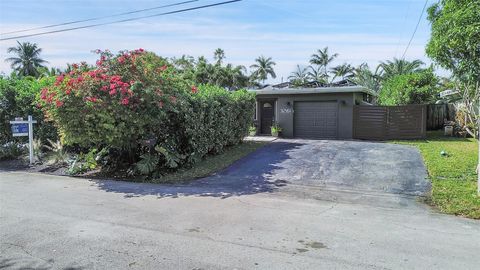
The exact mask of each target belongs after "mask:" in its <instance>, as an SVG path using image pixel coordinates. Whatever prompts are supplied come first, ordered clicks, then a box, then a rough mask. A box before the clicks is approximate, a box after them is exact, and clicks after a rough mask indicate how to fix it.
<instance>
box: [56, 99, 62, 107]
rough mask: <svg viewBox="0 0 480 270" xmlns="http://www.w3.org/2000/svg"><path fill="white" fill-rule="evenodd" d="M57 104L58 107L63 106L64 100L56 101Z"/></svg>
mask: <svg viewBox="0 0 480 270" xmlns="http://www.w3.org/2000/svg"><path fill="white" fill-rule="evenodd" d="M55 106H57V108H60V107H62V106H63V101H60V100H57V101H55Z"/></svg>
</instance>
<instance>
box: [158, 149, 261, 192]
mask: <svg viewBox="0 0 480 270" xmlns="http://www.w3.org/2000/svg"><path fill="white" fill-rule="evenodd" d="M265 144H266V143H264V142H251V141H248V142H244V143H242V144H238V145H235V146H231V147H228V148H227V149H225V151H224V152H223V153H221V154H218V155H214V156H208V157H206V158H205V159H204V160H202V161H200V162H198V163H196V164H195V165H194V166H193V167H192V168H187V169H180V170H179V171H176V172H174V173H170V174H166V175H163V176H162V177H160V178H157V179H153V180H151V181H149V182H153V183H172V182H175V183H178V182H185V181H189V180H193V179H197V178H201V177H206V176H210V175H212V174H213V173H216V172H218V171H220V170H222V169H225V168H226V167H228V166H230V165H231V164H232V163H234V162H235V161H237V160H239V159H241V158H243V157H245V156H246V155H248V154H250V153H252V152H254V151H255V150H257V149H258V148H260V147H262V146H264V145H265Z"/></svg>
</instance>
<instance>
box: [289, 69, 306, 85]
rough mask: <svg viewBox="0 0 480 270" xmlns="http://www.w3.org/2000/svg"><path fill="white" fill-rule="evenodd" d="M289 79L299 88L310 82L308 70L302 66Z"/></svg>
mask: <svg viewBox="0 0 480 270" xmlns="http://www.w3.org/2000/svg"><path fill="white" fill-rule="evenodd" d="M288 79H289V80H290V82H292V83H293V84H294V85H297V86H300V85H302V84H305V83H306V82H307V81H308V72H307V68H301V67H300V65H297V70H295V71H294V72H292V74H291V75H290V76H289V77H288Z"/></svg>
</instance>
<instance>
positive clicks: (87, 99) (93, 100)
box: [85, 97, 98, 103]
mask: <svg viewBox="0 0 480 270" xmlns="http://www.w3.org/2000/svg"><path fill="white" fill-rule="evenodd" d="M85 100H86V101H90V102H93V103H95V102H97V101H98V99H97V98H96V97H86V98H85Z"/></svg>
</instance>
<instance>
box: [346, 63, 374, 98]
mask: <svg viewBox="0 0 480 270" xmlns="http://www.w3.org/2000/svg"><path fill="white" fill-rule="evenodd" d="M378 72H379V68H378V67H377V68H376V69H375V71H372V70H370V67H369V66H368V64H367V63H363V64H361V65H360V66H358V67H357V68H356V69H355V71H354V74H355V76H354V77H353V78H352V80H353V82H355V83H356V84H358V85H361V86H364V87H366V88H368V89H370V90H373V91H375V92H376V93H378V92H379V91H380V75H379V74H378Z"/></svg>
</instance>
